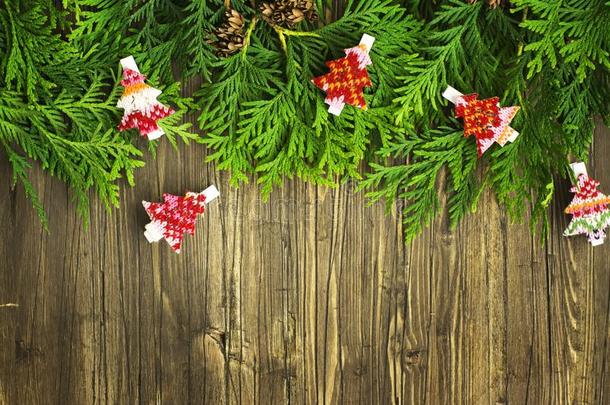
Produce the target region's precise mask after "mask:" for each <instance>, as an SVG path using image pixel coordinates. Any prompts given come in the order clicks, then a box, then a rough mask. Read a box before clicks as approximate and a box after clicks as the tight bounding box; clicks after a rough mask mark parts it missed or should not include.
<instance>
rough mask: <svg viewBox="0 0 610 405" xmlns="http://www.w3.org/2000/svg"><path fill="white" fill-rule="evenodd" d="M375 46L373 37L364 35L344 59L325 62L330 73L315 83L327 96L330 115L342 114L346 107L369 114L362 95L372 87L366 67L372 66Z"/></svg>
mask: <svg viewBox="0 0 610 405" xmlns="http://www.w3.org/2000/svg"><path fill="white" fill-rule="evenodd" d="M374 42H375V38H374V37H372V36H370V35H368V34H364V35H363V36H362V39H361V40H360V45H358V46H355V47H353V48H349V49H346V50H345V55H346V56H345V57H343V58H341V59H337V60H333V61H330V62H326V66H328V68H329V69H330V73H327V74H325V75H323V76H319V77H316V78H314V79H313V80H312V82H313V83H314V84H315V85H316V86H318V87H319V88H320V89H322V90H324V91H325V92H326V99H325V100H324V101H325V102H326V104H328V105H329V106H330V107H329V108H328V112H329V113H331V114H333V115H339V114H341V111H343V107H344V106H345V104H346V103H347V104H350V105H353V106H354V107H358V108H362V109H363V110H366V102H365V101H364V94H363V91H364V88H365V87H371V86H372V85H373V83H372V82H371V79H370V77H369V73H368V72H367V70H366V67H367V66H368V65H371V64H372V63H373V61H371V57H370V55H369V52H370V50H371V47H372V46H373V43H374Z"/></svg>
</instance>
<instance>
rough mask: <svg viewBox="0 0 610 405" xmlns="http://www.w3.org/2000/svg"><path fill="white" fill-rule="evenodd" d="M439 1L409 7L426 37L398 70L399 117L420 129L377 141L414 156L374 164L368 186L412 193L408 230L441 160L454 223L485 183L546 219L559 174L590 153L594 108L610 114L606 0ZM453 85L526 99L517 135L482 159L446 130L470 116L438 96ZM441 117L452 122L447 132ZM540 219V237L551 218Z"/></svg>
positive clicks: (381, 193) (390, 193)
mask: <svg viewBox="0 0 610 405" xmlns="http://www.w3.org/2000/svg"><path fill="white" fill-rule="evenodd" d="M405 3H410V2H409V1H406V2H405ZM439 3H440V4H439V5H438V6H430V5H428V6H425V7H424V6H419V7H415V8H413V12H414V13H415V14H416V16H417V18H418V19H419V20H425V21H428V23H427V24H425V27H426V28H425V31H424V33H423V35H422V36H421V41H419V42H418V46H417V47H418V48H419V49H420V52H419V56H418V57H417V58H414V59H412V61H411V63H409V64H407V65H405V69H404V71H403V72H402V73H401V75H400V79H401V81H402V82H403V86H402V87H401V88H400V89H399V90H398V93H399V95H398V97H396V99H395V102H396V103H397V104H398V106H399V108H400V110H399V112H398V114H397V122H398V123H401V124H402V125H403V126H405V127H407V128H412V133H410V134H409V137H407V138H399V137H398V138H395V139H393V140H392V141H391V142H390V144H389V146H388V147H386V148H381V149H380V150H379V154H380V155H381V156H382V157H390V156H392V155H394V157H399V158H400V159H401V162H405V161H406V162H407V165H406V166H404V165H402V164H401V165H392V164H385V165H379V164H374V165H373V169H374V172H373V173H372V174H370V175H369V176H368V178H367V179H366V180H365V181H364V182H363V186H364V187H368V188H371V189H372V191H371V192H370V196H371V197H372V198H373V199H375V200H376V199H380V198H382V197H385V198H386V201H388V202H390V203H391V202H392V201H393V200H394V199H395V198H404V199H406V202H407V204H406V208H405V209H404V221H405V232H406V237H407V239H408V240H409V239H411V238H413V237H414V236H415V235H416V234H417V232H418V231H419V230H420V229H421V227H422V226H423V225H425V224H428V223H429V222H430V221H431V220H432V219H433V218H434V214H433V213H432V212H431V210H433V209H434V210H436V209H437V207H438V202H437V199H438V197H437V190H436V184H437V178H438V176H439V173H440V166H443V165H446V167H447V168H448V172H449V176H450V177H451V178H452V179H453V181H447V182H445V183H444V185H445V190H446V191H447V192H448V193H449V194H450V198H449V201H448V210H449V214H450V216H451V220H452V221H451V222H452V224H454V225H455V224H456V223H457V221H459V219H460V218H461V217H463V216H464V214H466V213H467V212H468V211H471V210H474V209H475V208H476V202H477V198H478V196H479V193H480V190H481V187H482V186H483V185H485V184H489V185H490V186H491V187H492V189H493V190H494V192H495V193H496V195H497V196H498V199H499V201H500V202H501V203H502V204H503V205H504V206H505V207H506V208H507V209H508V212H509V213H510V214H511V215H512V217H513V218H515V219H519V218H523V216H524V214H525V213H526V212H527V211H528V208H531V209H532V212H533V216H532V224H533V225H535V224H537V223H539V221H542V222H543V224H545V225H546V223H547V222H546V221H547V216H546V214H547V207H548V205H549V203H550V201H551V198H552V195H553V191H554V175H558V174H559V175H562V176H565V175H567V173H568V172H567V163H568V159H569V157H570V156H571V157H574V158H578V159H586V158H587V154H588V150H589V147H590V144H591V141H592V135H593V130H594V117H595V116H597V115H601V116H602V117H604V118H606V119H607V118H608V117H609V111H610V98H609V97H608V92H609V90H610V75H609V72H610V63H609V59H608V58H609V56H610V30H608V29H607V24H608V22H609V21H610V5H609V4H608V2H607V1H604V0H592V1H588V0H586V1H585V0H550V1H547V0H513V1H512V2H511V3H512V5H513V6H514V7H513V8H512V9H510V10H506V9H502V8H497V9H489V8H488V7H487V6H486V4H485V3H484V2H478V3H475V4H473V5H470V4H468V3H467V2H465V1H461V0H448V1H442V2H439ZM447 84H450V85H452V86H454V87H456V88H459V89H460V90H461V91H463V92H464V93H474V92H477V93H479V94H481V96H482V97H490V96H494V95H498V96H500V98H501V102H502V104H503V105H520V106H521V108H522V110H521V112H520V113H519V115H518V116H517V118H516V120H515V121H513V127H515V128H517V129H518V130H519V131H520V133H521V135H520V136H519V137H518V138H517V140H516V141H515V142H514V143H512V144H508V145H506V146H504V147H503V148H499V147H494V149H493V150H492V151H490V152H491V153H490V152H488V153H487V154H485V155H484V156H483V158H482V159H481V160H480V161H479V162H476V157H475V155H474V154H472V153H468V152H469V151H470V149H471V148H474V146H473V143H472V140H462V141H465V142H467V143H468V144H469V145H467V146H463V148H464V149H460V146H458V145H459V144H458V143H457V142H458V141H457V139H456V140H455V141H450V140H451V139H452V138H451V137H450V135H449V133H450V132H451V130H453V131H457V132H460V131H461V129H462V125H461V124H460V123H457V122H454V121H453V120H452V119H451V116H452V112H451V109H452V107H451V106H447V107H445V106H446V102H444V101H443V100H442V99H441V93H442V91H443V89H444V88H445V87H446V85H447ZM445 126H447V127H448V128H451V129H447V130H446V131H444V134H445V135H444V136H443V134H442V132H443V128H444V127H445ZM430 128H438V129H437V130H431V129H430ZM438 131H441V133H436V132H438ZM428 134H435V135H434V136H432V137H430V136H429V135H428ZM456 136H457V135H456ZM445 137H447V138H446V140H444V139H445ZM420 140H421V141H420ZM456 150H461V151H462V152H460V153H454V152H455V151H456ZM467 151H468V152H467ZM476 165H481V166H483V170H484V175H483V176H482V177H481V178H482V180H478V178H479V177H478V176H475V175H474V167H475V166H476ZM456 180H457V181H456ZM541 229H542V231H543V233H542V235H543V236H544V234H545V233H544V232H545V231H546V229H547V227H546V226H543V227H542V228H541Z"/></svg>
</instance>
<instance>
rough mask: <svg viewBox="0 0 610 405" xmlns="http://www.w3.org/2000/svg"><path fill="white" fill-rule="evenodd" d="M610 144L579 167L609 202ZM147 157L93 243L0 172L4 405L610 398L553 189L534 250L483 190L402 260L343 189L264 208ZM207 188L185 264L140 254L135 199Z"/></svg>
mask: <svg viewBox="0 0 610 405" xmlns="http://www.w3.org/2000/svg"><path fill="white" fill-rule="evenodd" d="M609 135H610V131H608V130H605V129H600V130H598V134H597V136H596V138H595V144H594V146H593V149H592V150H593V156H592V160H591V164H590V165H589V170H590V172H592V173H593V174H594V175H595V177H596V178H598V179H599V180H600V181H601V182H602V187H603V189H604V188H605V191H607V192H610V161H609V160H608V156H610V139H609V138H608V136H609ZM161 144H162V145H161V148H160V151H159V158H158V159H157V160H156V161H153V160H152V159H150V156H147V160H148V165H147V167H146V168H144V169H142V170H139V171H138V174H137V178H136V182H137V186H136V187H135V188H133V189H129V188H124V189H123V191H122V195H123V199H122V202H121V207H120V210H115V211H113V212H110V213H109V212H106V211H105V210H104V208H102V207H101V206H100V204H99V203H98V202H97V201H96V200H94V201H93V202H92V205H91V225H90V227H89V229H83V227H82V226H81V221H80V220H79V219H78V218H77V216H76V214H75V210H74V208H73V206H72V205H71V203H70V197H69V194H68V193H67V192H66V188H65V187H64V186H63V184H61V183H60V182H58V181H56V180H54V179H50V178H49V177H47V176H46V175H43V174H41V172H40V171H39V170H34V184H35V185H36V187H37V189H38V190H39V191H40V194H41V196H42V197H43V199H44V202H45V206H46V208H47V209H48V212H49V218H50V234H46V233H45V232H43V231H42V229H41V226H40V224H39V221H38V219H37V218H36V215H35V213H34V210H33V209H32V208H31V206H30V203H29V201H27V200H26V199H25V197H24V193H23V191H22V190H21V189H20V188H19V187H18V188H17V190H16V191H10V190H9V185H8V182H9V178H10V172H9V168H8V164H7V162H6V158H5V157H4V156H1V157H0V185H1V188H2V192H3V195H4V197H3V198H0V229H2V231H3V235H2V238H1V240H0V305H2V306H0V404H11V405H12V404H19V405H27V404H101V403H107V404H134V403H143V404H151V403H165V404H187V403H193V404H200V403H209V404H218V403H227V404H229V403H230V404H238V403H243V404H262V405H267V404H284V403H292V404H309V403H320V404H335V403H361V404H367V405H368V404H390V403H401V404H461V403H468V404H506V403H510V404H526V403H528V404H533V405H540V404H544V405H545V404H577V403H578V404H608V403H610V374H609V371H610V362H609V361H608V359H610V344H609V343H610V342H609V340H610V300H609V296H610V264H609V263H608V261H609V259H608V252H609V249H610V244H609V243H606V245H604V246H602V247H598V248H595V249H592V248H590V247H589V245H588V244H587V242H586V238H585V237H575V238H573V239H571V240H568V239H566V238H564V237H562V235H561V233H562V230H563V228H564V227H565V225H566V224H567V220H568V218H567V216H565V215H563V214H562V213H561V211H562V208H563V207H564V206H565V205H566V204H567V203H568V202H569V200H570V198H571V196H570V194H569V192H568V187H569V185H568V184H567V183H565V182H561V183H559V184H558V189H557V197H556V199H555V200H554V202H553V208H552V209H553V217H552V223H551V233H550V239H549V241H548V244H547V245H546V247H544V246H541V245H540V244H539V243H538V239H537V237H535V236H532V235H531V234H530V233H529V230H528V226H527V225H511V224H509V221H508V220H507V217H506V216H505V215H504V213H503V211H502V209H500V208H499V207H498V205H497V203H496V202H495V200H494V197H493V195H491V194H490V193H485V194H484V195H483V197H482V200H481V202H480V204H479V209H478V211H477V213H476V214H475V215H471V216H470V217H468V218H467V219H466V220H465V221H464V223H463V224H462V225H461V226H460V227H459V228H458V229H457V230H456V231H453V232H452V231H450V230H449V229H448V225H447V221H446V219H444V218H439V219H438V220H437V221H436V222H434V224H433V225H432V226H431V227H430V228H429V229H428V230H426V231H425V232H424V234H423V235H421V237H419V238H418V239H417V240H416V241H415V242H414V243H413V244H411V245H410V246H408V247H405V246H404V245H403V242H402V236H401V226H400V220H399V217H397V216H396V215H394V216H390V217H386V216H384V212H383V207H381V206H379V205H376V206H372V207H368V206H367V205H366V201H365V199H364V198H363V195H362V194H361V193H356V192H354V187H353V186H352V185H350V184H347V185H345V186H342V187H341V188H339V189H336V190H330V189H325V188H322V187H314V186H311V185H307V184H303V183H301V182H298V181H294V182H289V183H288V185H287V186H286V187H285V188H283V189H282V190H278V191H276V192H275V193H273V195H272V196H271V199H270V201H269V202H268V203H263V202H262V201H261V200H260V199H259V197H258V194H257V190H256V187H255V186H254V185H249V186H244V187H242V188H240V189H238V190H236V189H233V188H230V187H229V186H228V182H227V180H228V178H227V175H226V174H224V173H218V172H217V171H215V170H214V168H213V167H212V166H209V165H208V166H206V165H205V164H204V163H202V162H203V160H204V156H205V150H204V148H203V147H200V146H192V147H188V148H187V147H181V148H180V150H179V151H178V152H176V151H174V150H172V149H171V147H169V145H168V143H167V142H161ZM209 184H216V185H218V186H219V188H220V190H221V192H222V197H221V199H220V201H219V202H217V203H214V204H213V205H211V206H210V207H209V210H208V212H207V214H206V215H205V217H204V218H203V219H201V220H200V222H199V224H198V233H197V234H196V235H195V236H194V237H188V238H187V240H186V242H185V244H184V249H183V253H182V254H180V255H176V254H174V253H172V252H171V250H170V249H169V248H168V246H167V245H166V244H165V243H159V244H155V245H152V246H151V245H149V244H148V243H147V242H146V240H145V239H144V237H143V235H142V231H143V227H144V224H145V223H146V222H147V217H146V214H145V213H144V210H143V209H142V206H141V204H140V201H141V200H142V199H152V200H158V199H159V198H160V197H161V194H162V192H165V191H167V192H174V193H181V192H183V191H184V190H188V189H190V190H200V189H203V188H205V187H206V186H207V185H209ZM4 304H16V306H12V305H8V306H7V305H4Z"/></svg>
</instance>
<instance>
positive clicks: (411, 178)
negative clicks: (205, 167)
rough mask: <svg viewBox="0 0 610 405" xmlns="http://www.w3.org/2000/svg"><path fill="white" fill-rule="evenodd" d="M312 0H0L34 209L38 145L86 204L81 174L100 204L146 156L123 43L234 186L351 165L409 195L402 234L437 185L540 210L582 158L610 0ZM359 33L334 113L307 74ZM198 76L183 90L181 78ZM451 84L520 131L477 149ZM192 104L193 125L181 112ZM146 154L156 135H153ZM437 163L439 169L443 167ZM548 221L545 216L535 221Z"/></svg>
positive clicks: (601, 73)
mask: <svg viewBox="0 0 610 405" xmlns="http://www.w3.org/2000/svg"><path fill="white" fill-rule="evenodd" d="M486 3H487V2H484V1H479V2H476V3H475V4H469V2H468V1H466V0H438V1H434V2H430V1H420V0H367V1H356V0H346V1H344V2H341V1H330V0H317V1H316V5H317V8H318V11H319V14H320V20H319V21H318V22H316V23H309V22H306V21H305V22H302V23H300V24H299V25H297V26H296V28H295V29H294V30H288V29H285V28H281V27H278V26H275V27H274V26H271V25H270V24H268V23H267V22H265V21H263V20H262V19H261V18H260V15H259V10H258V7H257V4H258V3H257V2H256V1H254V0H231V1H229V0H163V1H161V0H69V1H67V0H64V1H63V2H57V3H56V4H58V5H55V3H54V2H51V1H44V2H40V1H35V0H7V1H4V2H2V3H0V93H1V97H0V142H1V143H2V147H3V149H4V151H5V153H6V155H7V156H8V159H9V161H10V163H11V165H12V168H13V175H14V181H19V182H21V183H22V184H23V186H24V188H25V190H26V193H27V194H28V195H29V196H30V197H31V198H32V201H33V203H34V206H35V207H36V209H37V210H38V211H39V213H40V214H41V217H42V218H44V213H43V208H42V206H41V203H40V201H39V199H38V198H37V196H36V192H35V190H34V188H33V186H32V184H30V182H29V180H28V173H29V168H30V167H31V164H32V162H33V161H37V162H39V164H40V165H41V167H42V168H43V169H45V170H48V171H49V172H50V173H51V174H53V175H55V176H57V177H59V178H61V179H62V180H64V181H65V182H66V183H67V184H69V185H70V187H71V189H72V190H73V192H74V197H75V200H76V202H77V206H78V208H79V212H81V213H83V214H85V213H86V212H87V207H88V199H87V197H88V195H89V190H90V189H94V190H95V191H96V192H97V194H98V195H99V196H100V197H101V199H102V200H103V201H104V202H105V203H106V204H107V205H109V206H111V205H116V204H117V202H118V183H117V182H118V181H119V179H120V178H122V177H125V178H126V179H127V180H128V182H129V183H130V184H132V183H133V171H134V170H135V169H136V168H138V167H141V166H142V165H143V162H142V160H141V159H142V152H140V151H139V149H138V148H137V147H136V146H135V145H136V144H137V145H140V146H141V145H143V144H144V143H143V142H138V141H137V140H138V136H137V135H135V133H126V134H121V133H118V132H117V130H116V125H117V124H118V122H119V119H120V114H121V111H120V110H117V109H116V108H115V104H116V99H117V97H118V95H119V93H120V90H119V89H118V85H117V83H118V80H119V66H118V61H119V59H120V58H122V57H125V56H128V55H130V54H133V55H134V56H135V58H136V60H137V61H138V64H139V65H140V68H141V70H142V71H143V72H144V73H145V74H146V75H147V76H148V77H149V81H150V83H151V85H153V86H155V87H157V88H159V89H161V90H163V95H162V100H160V101H162V102H163V103H164V104H169V105H172V106H173V107H174V108H176V109H177V113H176V114H174V115H172V116H170V117H168V118H166V119H165V120H164V121H163V122H162V123H161V126H162V127H163V128H164V130H165V131H166V133H167V135H168V136H167V139H169V142H171V143H172V144H174V145H175V144H176V138H181V139H182V140H184V141H186V142H188V141H190V140H195V141H197V142H202V143H205V144H206V145H207V147H208V148H209V154H208V157H209V159H210V160H211V161H214V162H216V163H217V167H218V168H220V169H225V170H228V171H230V173H231V176H232V179H231V182H232V184H233V185H236V186H237V185H239V184H240V183H241V182H246V181H248V180H249V179H252V178H255V179H256V181H257V182H258V183H260V187H261V191H262V193H263V194H264V195H268V194H269V192H271V190H272V189H273V188H274V187H278V186H281V185H282V184H283V181H284V179H285V178H291V177H293V176H297V177H299V178H301V179H303V180H306V181H309V182H313V183H317V184H323V185H329V186H333V185H335V184H337V182H339V181H340V180H343V179H346V178H349V177H351V178H356V179H360V178H361V173H362V170H361V169H362V167H363V165H362V164H361V163H362V161H365V162H369V164H370V166H371V170H370V171H369V173H368V174H367V175H366V176H365V178H364V179H362V182H361V184H362V187H363V188H365V189H368V190H369V195H370V197H372V199H373V200H378V199H385V201H386V202H387V203H388V204H390V205H391V204H392V203H393V202H394V201H395V200H396V199H402V200H404V202H405V204H404V207H405V208H404V213H403V214H404V215H403V218H404V222H405V233H406V237H407V239H411V238H413V237H414V236H415V235H416V234H417V233H418V232H420V231H421V229H422V228H423V227H424V226H425V225H427V224H428V223H429V222H430V221H431V220H432V219H433V218H434V217H435V215H436V214H437V213H438V210H439V207H440V204H439V201H438V195H439V191H440V190H439V187H440V186H442V187H443V188H444V191H447V192H448V193H449V199H448V211H449V216H450V218H451V223H452V224H456V223H457V222H459V220H460V219H461V218H462V217H463V216H464V215H466V214H467V213H468V212H470V211H472V210H474V209H475V208H476V205H477V201H478V197H479V195H480V193H481V191H482V190H483V187H484V186H490V187H491V188H492V189H493V191H494V192H495V193H496V195H497V196H498V199H499V200H500V202H501V203H503V204H504V206H506V208H507V209H508V211H509V212H510V213H511V215H512V216H513V217H514V218H522V217H523V216H524V214H525V213H527V212H528V211H529V209H530V208H531V209H532V210H533V213H534V215H533V218H534V223H536V222H537V221H543V223H544V221H546V212H547V209H546V208H547V207H548V205H549V203H550V200H551V198H552V195H553V191H554V180H553V178H554V176H555V175H558V174H560V175H566V174H567V171H566V167H567V166H566V163H567V162H568V158H569V157H574V158H581V159H583V158H586V156H587V154H588V151H589V147H590V145H591V141H592V133H593V129H594V120H593V119H594V117H595V116H597V115H601V116H602V117H604V118H609V116H610V102H609V97H608V92H609V90H610V75H609V72H610V30H608V29H607V24H608V21H610V2H608V1H607V0H513V1H511V2H505V3H510V4H511V7H510V8H506V7H505V8H502V7H498V8H496V9H490V8H489V7H488V5H487V4H486ZM227 7H232V8H234V9H235V10H237V11H238V12H239V13H241V14H242V15H243V16H244V17H245V20H246V27H247V31H246V37H245V39H244V46H243V48H242V49H241V51H240V52H238V53H235V54H233V55H231V56H229V57H226V58H224V57H219V56H218V55H217V54H216V52H215V49H214V47H213V45H212V42H213V41H214V37H213V34H212V32H214V29H215V27H218V26H219V25H220V24H222V22H223V20H224V18H225V17H224V16H225V11H226V10H227ZM363 33H368V34H371V35H373V36H375V37H376V39H377V40H376V42H375V45H374V46H373V49H372V51H371V57H372V60H373V65H371V66H369V68H368V70H369V73H370V75H371V79H372V81H373V87H371V88H369V89H367V90H366V94H365V98H366V100H367V104H368V105H369V109H368V110H367V111H361V110H358V109H355V108H352V107H346V108H345V109H344V110H343V112H342V114H341V115H340V116H339V117H335V116H329V114H328V112H327V106H326V105H325V104H324V102H323V99H324V94H323V92H321V91H320V90H319V89H317V88H316V87H315V86H314V85H313V84H312V83H311V82H310V80H311V79H312V78H313V77H315V76H318V75H320V74H324V73H326V72H327V71H328V70H327V68H326V66H325V62H326V61H327V60H332V59H337V58H340V57H342V56H343V49H345V48H349V47H352V46H354V45H356V44H357V43H358V41H359V39H360V37H361V35H362V34H363ZM178 77H179V78H180V79H181V80H187V79H190V78H191V77H195V80H192V82H194V83H199V82H201V83H202V84H201V86H200V87H199V89H198V90H197V91H196V92H195V93H194V94H193V99H191V98H186V97H182V96H181V95H180V88H179V85H178V83H176V82H175V80H176V78H178ZM448 84H450V85H452V86H454V87H456V88H458V89H460V90H461V91H462V92H464V93H474V92H477V93H479V94H480V95H481V98H487V97H491V96H495V95H498V96H500V98H501V103H502V105H519V106H521V108H522V110H521V112H520V113H519V114H518V116H517V118H516V119H515V120H514V121H513V124H512V126H513V127H515V128H516V129H517V130H519V132H520V133H521V135H520V136H519V137H518V138H517V140H516V141H515V142H514V143H512V144H508V145H506V146H505V147H502V148H500V147H498V146H494V147H493V148H492V149H491V150H490V151H488V152H487V153H486V154H485V155H484V156H483V158H482V159H478V158H477V154H476V146H475V144H474V142H473V140H472V139H466V138H464V137H463V132H462V131H463V124H462V122H461V121H456V120H455V119H453V118H452V117H453V112H452V106H448V105H447V103H446V102H445V101H444V100H443V99H442V98H441V93H442V91H443V90H444V89H445V87H446V86H447V85H448ZM189 110H197V111H198V118H199V119H198V122H199V126H200V129H201V132H202V135H201V136H199V135H194V134H193V133H191V132H190V129H189V124H182V123H181V122H182V120H183V117H184V114H185V113H186V112H187V111H189ZM151 144H152V147H151V151H152V152H154V145H155V143H154V142H153V143H151ZM443 179H444V181H443ZM543 229H545V227H543Z"/></svg>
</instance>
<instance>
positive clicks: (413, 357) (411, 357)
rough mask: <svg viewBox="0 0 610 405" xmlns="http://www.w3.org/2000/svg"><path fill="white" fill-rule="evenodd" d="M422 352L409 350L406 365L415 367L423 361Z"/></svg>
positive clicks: (406, 354) (406, 355)
mask: <svg viewBox="0 0 610 405" xmlns="http://www.w3.org/2000/svg"><path fill="white" fill-rule="evenodd" d="M420 353H421V351H420V350H407V351H406V353H405V364H406V365H408V366H414V365H417V364H419V363H420V361H421V355H420Z"/></svg>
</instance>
